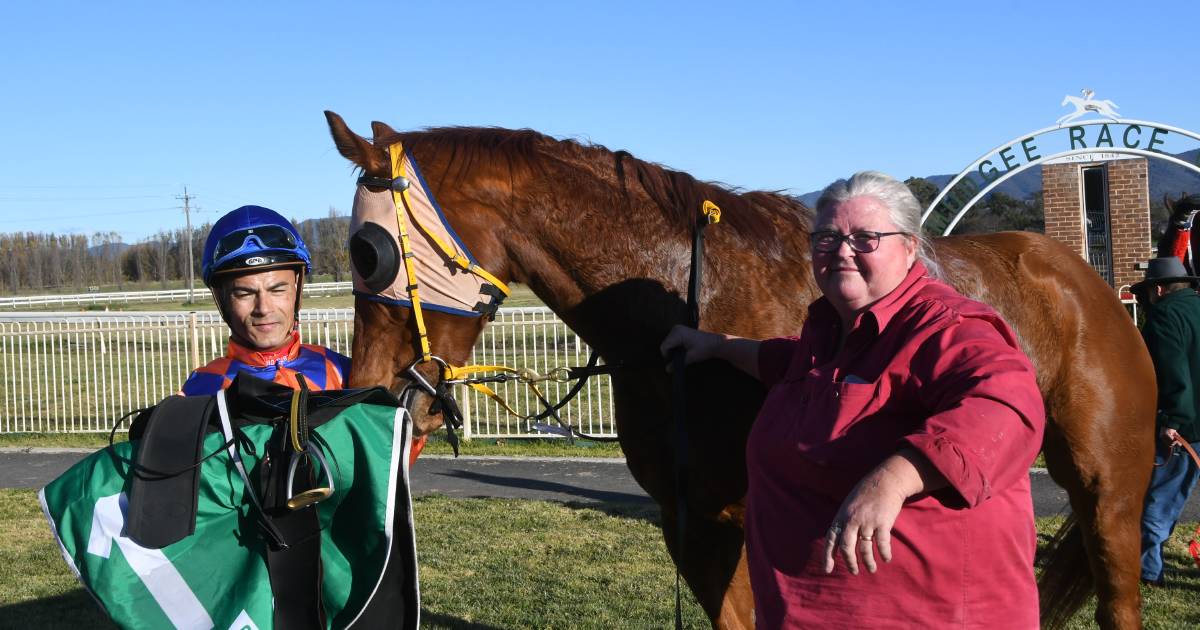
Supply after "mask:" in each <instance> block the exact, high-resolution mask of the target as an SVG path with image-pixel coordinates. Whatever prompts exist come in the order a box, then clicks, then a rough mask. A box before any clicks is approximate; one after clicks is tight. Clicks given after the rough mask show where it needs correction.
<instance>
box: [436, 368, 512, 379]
mask: <svg viewBox="0 0 1200 630" xmlns="http://www.w3.org/2000/svg"><path fill="white" fill-rule="evenodd" d="M501 372H504V373H507V374H518V373H520V371H519V370H517V369H516V368H510V367H508V366H507V365H460V366H454V365H447V366H446V367H444V368H442V376H443V377H444V378H445V379H446V380H452V381H453V380H458V379H460V378H462V377H464V376H467V375H470V374H499V373H501Z"/></svg>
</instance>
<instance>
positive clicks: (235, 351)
mask: <svg viewBox="0 0 1200 630" xmlns="http://www.w3.org/2000/svg"><path fill="white" fill-rule="evenodd" d="M227 356H228V357H229V358H231V359H237V360H238V361H241V362H242V363H245V364H247V365H253V366H256V367H266V366H268V365H272V364H275V363H278V362H280V361H291V360H293V359H295V358H296V357H298V356H300V331H298V330H293V331H292V334H291V336H290V337H289V338H288V341H287V342H286V343H284V344H283V345H282V346H280V347H278V348H275V349H274V350H255V349H254V348H249V347H246V346H243V345H242V344H240V343H238V342H236V341H234V340H233V338H232V337H230V338H229V349H228V351H227Z"/></svg>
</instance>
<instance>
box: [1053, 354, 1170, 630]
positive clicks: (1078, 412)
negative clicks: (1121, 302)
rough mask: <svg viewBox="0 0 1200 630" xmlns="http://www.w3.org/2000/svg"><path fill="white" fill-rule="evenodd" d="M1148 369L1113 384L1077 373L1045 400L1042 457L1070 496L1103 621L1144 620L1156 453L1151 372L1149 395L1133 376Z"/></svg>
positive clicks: (1133, 623) (1134, 624)
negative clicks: (1145, 531) (1146, 528)
mask: <svg viewBox="0 0 1200 630" xmlns="http://www.w3.org/2000/svg"><path fill="white" fill-rule="evenodd" d="M1089 365H1090V366H1091V368H1092V369H1094V370H1102V369H1103V368H1100V366H1099V364H1097V363H1093V364H1089ZM1135 367H1137V366H1135ZM1152 374H1153V372H1146V373H1143V374H1139V373H1138V372H1137V371H1136V370H1133V371H1130V372H1126V373H1124V375H1123V377H1122V380H1124V381H1125V382H1124V384H1123V385H1122V386H1118V387H1101V386H1098V385H1097V386H1091V387H1089V386H1087V385H1085V384H1084V383H1087V382H1089V381H1078V382H1075V383H1073V384H1072V385H1071V386H1069V387H1067V388H1064V389H1066V390H1067V391H1065V392H1063V393H1062V395H1061V396H1059V397H1057V398H1059V399H1058V400H1051V401H1050V402H1051V404H1050V413H1051V415H1052V417H1053V418H1054V426H1052V427H1048V429H1047V433H1046V442H1045V454H1046V463H1047V466H1048V467H1049V470H1050V474H1051V476H1052V477H1053V478H1054V480H1055V481H1056V482H1057V483H1058V484H1059V485H1061V486H1063V488H1065V489H1066V490H1067V493H1068V494H1069V496H1070V500H1071V509H1072V511H1073V513H1074V515H1075V517H1076V519H1078V522H1079V526H1080V534H1082V537H1083V548H1084V550H1085V552H1086V555H1087V562H1088V565H1089V567H1090V569H1091V573H1092V576H1093V577H1094V582H1095V587H1096V597H1097V603H1096V615H1095V619H1096V623H1097V624H1099V626H1100V627H1101V628H1105V629H1109V628H1112V629H1120V630H1128V629H1138V628H1141V627H1142V622H1141V601H1142V598H1141V591H1140V585H1139V576H1140V573H1141V572H1140V565H1141V544H1140V540H1141V532H1140V530H1141V515H1142V497H1143V495H1144V494H1145V491H1146V484H1147V483H1148V482H1149V476H1150V463H1151V461H1152V460H1153V446H1154V445H1153V439H1154V438H1153V419H1154V403H1153V399H1152V395H1153V391H1154V387H1153V380H1151V381H1150V383H1149V388H1148V391H1149V392H1150V394H1151V395H1150V396H1147V388H1146V387H1142V385H1144V384H1143V383H1140V382H1136V383H1135V382H1130V381H1131V380H1137V379H1138V378H1139V377H1144V376H1146V375H1152ZM1076 376H1080V375H1076ZM1091 376H1092V378H1093V379H1095V378H1096V376H1097V375H1096V374H1094V373H1093V374H1092V375H1091ZM1081 378H1082V377H1081ZM1150 378H1151V379H1152V378H1153V377H1152V376H1150ZM1090 382H1093V383H1100V382H1103V379H1096V380H1092V381H1090ZM1111 382H1120V381H1111ZM1080 568H1082V567H1080Z"/></svg>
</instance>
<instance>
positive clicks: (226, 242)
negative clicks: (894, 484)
mask: <svg viewBox="0 0 1200 630" xmlns="http://www.w3.org/2000/svg"><path fill="white" fill-rule="evenodd" d="M247 246H249V247H248V248H249V249H251V250H253V251H261V250H266V249H283V250H288V251H295V249H296V237H294V236H292V233H291V232H289V231H288V230H286V229H284V228H282V227H280V226H278V225H259V226H255V227H250V228H245V229H241V230H234V231H233V232H230V233H229V234H226V235H225V236H223V237H222V238H221V240H219V241H217V246H216V248H215V249H213V259H214V260H218V261H219V260H222V259H224V258H225V257H227V256H230V255H232V254H236V253H238V252H239V250H242V249H246V248H247Z"/></svg>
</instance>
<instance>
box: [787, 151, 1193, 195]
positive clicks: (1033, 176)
mask: <svg viewBox="0 0 1200 630" xmlns="http://www.w3.org/2000/svg"><path fill="white" fill-rule="evenodd" d="M1198 156H1200V149H1193V150H1191V151H1184V152H1183V153H1177V154H1175V155H1174V156H1173V157H1176V158H1179V159H1181V160H1183V161H1185V162H1188V163H1191V164H1196V163H1197V161H1196V160H1197V157H1198ZM1148 161H1149V170H1150V203H1151V204H1155V203H1160V204H1161V203H1162V198H1163V195H1164V194H1168V195H1170V196H1171V197H1178V196H1179V195H1180V193H1185V192H1186V193H1200V173H1195V172H1193V171H1189V170H1187V169H1185V168H1183V167H1182V166H1177V165H1175V164H1171V163H1170V162H1167V161H1166V160H1156V159H1150V160H1148ZM956 175H957V174H955V175H926V176H925V179H927V180H929V181H930V182H933V184H934V185H935V186H937V187H938V188H939V189H940V188H943V187H945V185H946V184H948V183H949V182H950V180H951V179H954V177H955V176H956ZM972 178H973V179H974V180H975V183H981V182H982V181H983V178H981V177H980V176H979V175H978V174H975V173H973V174H972ZM905 179H907V178H905ZM1041 191H1042V167H1041V166H1035V167H1033V168H1031V169H1029V170H1028V171H1025V172H1023V173H1020V174H1019V175H1015V176H1013V178H1012V179H1010V180H1008V181H1006V182H1004V183H1003V184H1000V185H999V186H997V187H996V190H995V192H1002V193H1004V194H1006V195H1009V196H1012V197H1016V198H1017V199H1028V198H1030V197H1033V196H1034V195H1036V194H1038V193H1040V192H1041ZM820 196H821V191H819V190H815V191H813V192H810V193H805V194H803V195H800V200H801V201H803V202H804V204H805V205H807V206H808V207H810V208H815V207H816V205H817V199H818V198H819V197H820ZM989 196H990V195H989Z"/></svg>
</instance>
